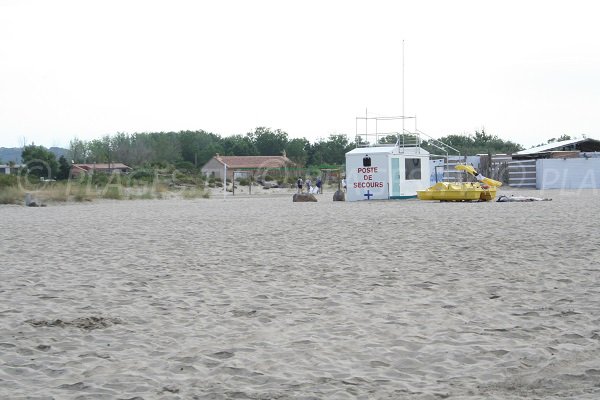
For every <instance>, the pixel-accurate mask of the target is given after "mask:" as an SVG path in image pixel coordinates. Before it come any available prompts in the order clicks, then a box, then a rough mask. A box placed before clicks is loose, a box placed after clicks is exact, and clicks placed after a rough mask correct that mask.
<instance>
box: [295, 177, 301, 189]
mask: <svg viewBox="0 0 600 400" xmlns="http://www.w3.org/2000/svg"><path fill="white" fill-rule="evenodd" d="M296 185H297V186H298V193H302V178H300V177H298V180H297V181H296Z"/></svg>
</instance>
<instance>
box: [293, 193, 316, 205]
mask: <svg viewBox="0 0 600 400" xmlns="http://www.w3.org/2000/svg"><path fill="white" fill-rule="evenodd" d="M292 199H293V201H294V203H307V202H316V201H317V198H316V197H315V195H314V194H310V193H296V194H294V197H293V198H292Z"/></svg>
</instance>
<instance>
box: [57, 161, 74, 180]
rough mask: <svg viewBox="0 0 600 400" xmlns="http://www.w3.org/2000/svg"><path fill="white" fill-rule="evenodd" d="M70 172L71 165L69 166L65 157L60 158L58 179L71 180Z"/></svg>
mask: <svg viewBox="0 0 600 400" xmlns="http://www.w3.org/2000/svg"><path fill="white" fill-rule="evenodd" d="M70 172H71V164H69V162H68V161H67V159H66V158H65V157H64V156H60V157H59V159H58V173H57V174H56V179H59V180H63V179H69V174H70Z"/></svg>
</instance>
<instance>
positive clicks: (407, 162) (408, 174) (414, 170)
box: [404, 158, 421, 181]
mask: <svg viewBox="0 0 600 400" xmlns="http://www.w3.org/2000/svg"><path fill="white" fill-rule="evenodd" d="M404 175H405V176H404V178H405V179H406V180H407V181H411V180H412V181H414V180H420V179H421V159H420V158H405V159H404Z"/></svg>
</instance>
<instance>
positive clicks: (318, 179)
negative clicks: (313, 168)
mask: <svg viewBox="0 0 600 400" xmlns="http://www.w3.org/2000/svg"><path fill="white" fill-rule="evenodd" d="M321 186H323V182H321V177H320V176H317V194H323V192H322V191H321Z"/></svg>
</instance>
